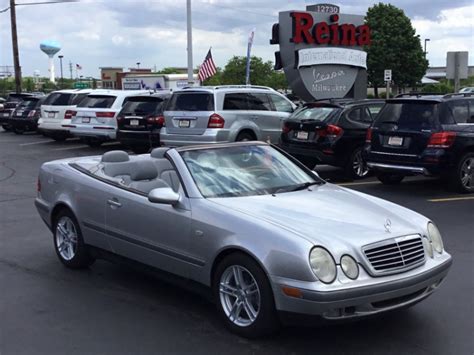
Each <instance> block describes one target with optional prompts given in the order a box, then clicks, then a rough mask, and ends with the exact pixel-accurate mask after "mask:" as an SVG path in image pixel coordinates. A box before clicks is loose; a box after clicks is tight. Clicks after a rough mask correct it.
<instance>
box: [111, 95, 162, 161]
mask: <svg viewBox="0 0 474 355" xmlns="http://www.w3.org/2000/svg"><path fill="white" fill-rule="evenodd" d="M170 96H171V94H170V92H169V91H163V92H158V93H156V94H152V95H143V96H132V97H128V98H127V99H125V103H124V105H123V108H122V110H120V112H119V114H118V116H117V127H118V129H117V140H118V141H119V142H120V143H122V144H123V145H124V146H126V147H129V148H130V149H132V150H133V151H134V152H135V153H137V154H139V153H146V152H148V151H149V150H150V149H151V148H152V147H157V146H159V145H160V129H161V127H163V125H164V123H165V118H164V117H163V108H164V106H165V104H166V101H167V100H168V99H169V98H170Z"/></svg>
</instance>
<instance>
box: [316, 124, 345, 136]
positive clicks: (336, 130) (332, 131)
mask: <svg viewBox="0 0 474 355" xmlns="http://www.w3.org/2000/svg"><path fill="white" fill-rule="evenodd" d="M317 131H318V133H319V136H320V137H330V138H336V137H339V136H340V135H341V134H342V133H343V132H344V130H343V129H342V128H341V127H339V126H336V125H333V124H330V125H327V126H326V127H325V128H323V129H320V130H317Z"/></svg>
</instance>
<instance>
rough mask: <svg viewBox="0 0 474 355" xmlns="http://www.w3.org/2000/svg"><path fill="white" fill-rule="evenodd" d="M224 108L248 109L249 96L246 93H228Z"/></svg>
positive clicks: (225, 97)
mask: <svg viewBox="0 0 474 355" xmlns="http://www.w3.org/2000/svg"><path fill="white" fill-rule="evenodd" d="M223 109H224V110H248V109H249V103H248V97H247V94H245V93H228V94H225V96H224V108H223Z"/></svg>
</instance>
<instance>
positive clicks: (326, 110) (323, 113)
mask: <svg viewBox="0 0 474 355" xmlns="http://www.w3.org/2000/svg"><path fill="white" fill-rule="evenodd" d="M340 111H341V109H340V108H337V107H302V108H300V109H298V110H296V111H295V112H294V113H293V114H292V115H291V116H290V119H297V120H311V121H319V122H323V121H325V120H326V119H328V118H330V117H332V116H333V115H334V114H336V113H337V112H340Z"/></svg>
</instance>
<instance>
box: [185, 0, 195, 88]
mask: <svg viewBox="0 0 474 355" xmlns="http://www.w3.org/2000/svg"><path fill="white" fill-rule="evenodd" d="M186 18H187V31H188V84H190V85H192V84H193V83H194V75H193V28H192V23H191V0H186Z"/></svg>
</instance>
